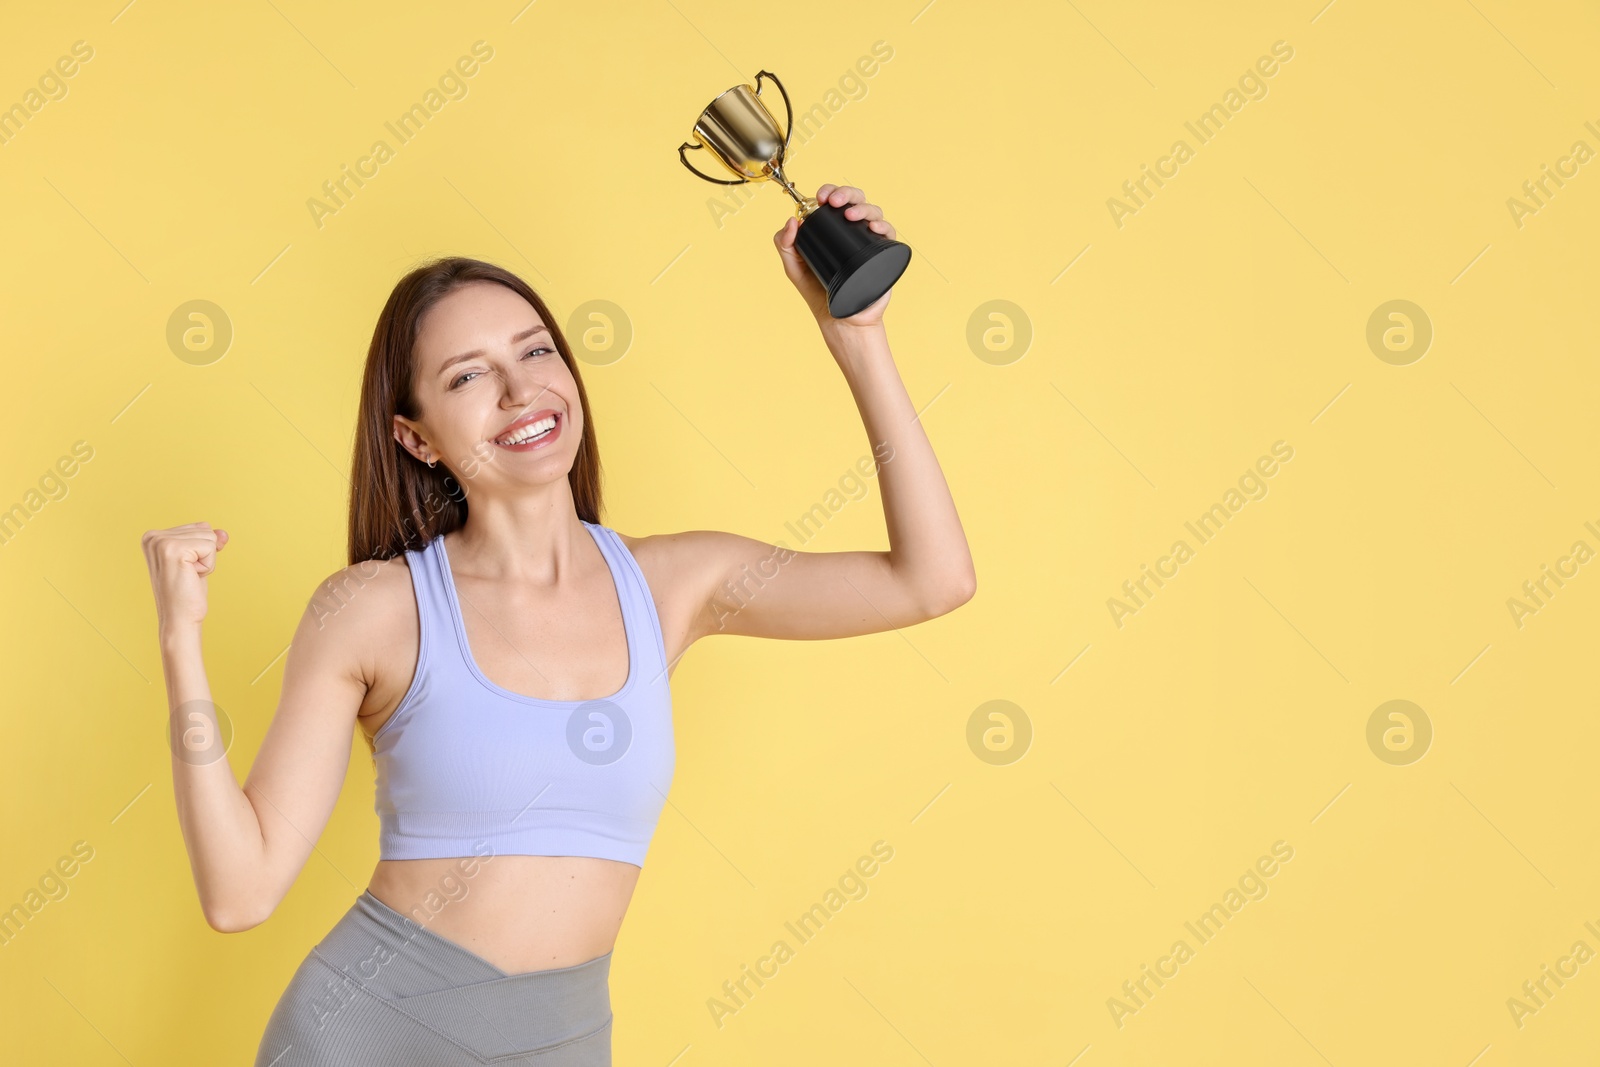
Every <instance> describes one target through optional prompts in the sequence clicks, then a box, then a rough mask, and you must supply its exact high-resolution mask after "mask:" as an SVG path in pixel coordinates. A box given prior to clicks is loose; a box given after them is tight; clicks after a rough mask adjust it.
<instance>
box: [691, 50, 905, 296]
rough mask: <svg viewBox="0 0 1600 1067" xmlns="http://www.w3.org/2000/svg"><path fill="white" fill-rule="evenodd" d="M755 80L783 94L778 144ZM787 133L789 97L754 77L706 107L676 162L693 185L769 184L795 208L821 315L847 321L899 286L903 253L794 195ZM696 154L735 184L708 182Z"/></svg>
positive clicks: (799, 246)
mask: <svg viewBox="0 0 1600 1067" xmlns="http://www.w3.org/2000/svg"><path fill="white" fill-rule="evenodd" d="M762 78H771V79H772V81H773V84H775V85H776V86H777V87H778V92H780V93H782V94H783V110H784V113H785V115H786V119H785V126H784V129H783V130H782V131H781V136H780V131H779V129H778V123H777V120H776V119H774V118H773V117H772V113H771V112H769V111H768V110H767V107H766V104H765V102H764V101H763V100H762V99H761V79H762ZM793 132H794V108H793V107H791V106H790V104H789V93H788V92H787V91H786V90H785V89H784V87H783V83H782V82H781V81H779V80H778V77H777V75H775V74H772V73H770V72H768V71H765V70H763V71H760V72H759V73H757V74H756V84H755V88H753V89H752V88H751V87H750V86H749V85H735V86H734V87H733V88H732V89H728V90H727V91H725V92H723V93H722V94H720V95H719V96H718V97H717V98H716V99H715V100H713V101H711V103H710V104H709V105H707V107H706V109H705V110H704V111H702V112H701V113H700V118H699V120H698V121H696V122H695V124H694V136H695V139H694V140H693V141H685V142H684V143H683V144H682V145H680V146H679V147H678V158H679V159H681V160H682V161H683V165H684V166H685V167H688V168H689V170H690V171H691V172H692V173H694V174H695V175H696V176H697V177H700V178H704V179H705V180H706V181H708V182H715V183H716V184H718V185H744V184H745V183H747V182H750V183H753V182H762V181H775V182H777V183H778V184H779V185H781V186H783V191H784V192H786V193H788V194H789V196H790V198H792V199H793V200H794V202H795V203H796V204H798V205H799V207H798V209H797V210H796V212H795V213H796V215H798V216H799V218H800V230H799V232H798V233H797V234H795V239H794V247H795V250H796V251H798V252H799V253H800V257H801V258H802V259H804V260H805V262H806V266H808V267H810V268H811V273H812V274H815V275H816V276H817V280H818V281H819V282H821V283H822V286H823V288H824V289H825V290H827V293H828V313H829V314H830V315H832V316H833V317H834V318H836V319H844V318H849V317H850V316H851V315H854V314H856V313H857V312H859V311H861V310H862V309H863V308H865V307H867V306H869V305H870V304H872V303H873V301H875V300H877V299H878V298H879V297H881V296H882V295H883V294H884V293H887V292H888V291H889V288H890V287H891V286H892V285H894V283H895V282H896V281H898V280H899V279H900V275H901V274H903V273H905V269H906V265H907V264H908V263H910V262H911V248H910V246H908V245H905V244H902V243H901V242H899V241H896V240H894V239H892V238H889V237H885V236H883V235H882V234H880V233H875V232H874V231H873V229H872V227H871V226H869V225H867V220H865V219H847V218H845V215H844V212H845V209H844V208H839V207H834V206H833V205H831V204H819V203H817V200H816V198H815V197H811V196H804V197H803V196H801V195H800V194H799V193H797V192H796V191H795V188H794V184H793V183H792V182H790V181H789V179H788V177H787V176H786V175H785V174H784V172H783V167H784V163H785V161H786V156H787V153H788V151H789V135H790V134H792V133H793ZM697 149H707V150H709V151H710V153H711V155H713V156H715V157H716V159H717V160H718V161H719V162H721V164H722V165H723V166H724V167H725V168H727V170H728V172H729V173H730V174H733V175H736V180H733V181H729V180H727V179H724V178H713V177H711V176H710V175H708V174H703V173H701V172H700V171H699V170H696V169H695V167H694V166H693V165H692V164H691V163H690V162H689V157H688V156H687V155H685V154H684V153H685V152H687V151H690V150H697Z"/></svg>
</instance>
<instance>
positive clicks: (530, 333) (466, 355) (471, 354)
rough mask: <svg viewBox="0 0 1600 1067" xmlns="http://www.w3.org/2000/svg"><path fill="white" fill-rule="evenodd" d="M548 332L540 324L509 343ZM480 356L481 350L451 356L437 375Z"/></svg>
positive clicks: (516, 342)
mask: <svg viewBox="0 0 1600 1067" xmlns="http://www.w3.org/2000/svg"><path fill="white" fill-rule="evenodd" d="M549 332H550V329H549V327H547V326H545V325H544V324H543V323H541V324H539V325H538V326H533V327H530V328H528V329H526V330H523V331H522V332H521V333H519V334H517V335H516V336H515V337H513V338H512V339H511V343H512V344H520V343H521V342H523V341H526V340H527V339H528V338H530V337H532V336H533V335H534V334H536V333H546V334H547V333H549ZM481 355H483V349H481V348H474V349H473V350H472V351H471V352H463V353H461V354H460V355H459V356H451V357H450V358H449V359H447V360H445V361H444V366H442V367H440V368H439V373H441V374H443V373H444V372H445V371H447V370H449V369H450V368H451V367H453V366H455V365H456V364H457V363H463V362H465V361H466V360H469V359H477V358H478V357H479V356H481Z"/></svg>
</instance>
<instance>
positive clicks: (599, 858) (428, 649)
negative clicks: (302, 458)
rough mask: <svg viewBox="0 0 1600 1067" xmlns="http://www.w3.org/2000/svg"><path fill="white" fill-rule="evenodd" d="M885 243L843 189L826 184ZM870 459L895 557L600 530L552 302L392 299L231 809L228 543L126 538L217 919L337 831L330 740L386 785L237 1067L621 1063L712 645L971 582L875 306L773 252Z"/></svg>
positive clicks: (421, 282)
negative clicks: (627, 980) (668, 825)
mask: <svg viewBox="0 0 1600 1067" xmlns="http://www.w3.org/2000/svg"><path fill="white" fill-rule="evenodd" d="M817 198H818V200H819V201H825V202H827V203H830V204H833V205H835V206H839V207H844V206H846V205H849V206H848V208H847V211H846V214H847V216H848V217H850V218H852V219H866V220H868V221H869V225H870V226H871V227H872V228H873V229H874V230H875V231H877V232H878V233H882V234H886V235H888V236H890V237H893V236H894V233H895V230H894V227H893V226H891V225H890V224H889V223H888V221H886V220H885V219H884V218H883V213H882V211H880V210H879V209H878V208H877V207H876V206H874V205H872V204H869V203H867V202H866V201H865V197H864V195H863V194H862V192H861V190H860V189H857V188H854V187H851V186H834V185H824V186H822V187H821V188H820V189H818V191H817ZM796 229H797V220H795V219H790V220H789V221H788V222H787V223H786V224H785V225H784V228H783V229H782V230H780V231H778V233H777V234H775V235H774V238H773V239H774V243H775V244H776V245H777V248H778V252H779V254H780V256H781V258H782V262H783V267H784V271H785V273H786V274H787V275H788V277H789V280H790V281H791V282H793V283H794V285H795V287H796V288H797V289H798V290H799V291H800V294H801V296H802V297H803V298H804V299H805V301H806V304H807V306H808V307H809V308H810V309H811V312H812V314H813V315H814V316H815V317H816V319H817V322H818V325H819V327H820V328H821V330H822V334H823V338H824V340H825V341H826V342H827V345H828V349H829V351H830V352H831V353H832V354H833V357H834V359H835V360H836V361H837V363H838V366H839V368H840V370H841V371H842V372H843V373H844V376H845V380H846V381H847V383H848V384H849V386H850V389H851V391H852V393H853V394H854V396H855V400H856V405H857V407H858V408H859V410H860V412H861V416H862V420H863V422H864V423H865V426H866V431H867V436H868V438H869V439H870V441H871V442H872V443H873V454H874V455H875V456H876V457H877V458H878V462H879V467H880V473H879V481H880V491H881V492H882V494H883V504H884V512H885V518H886V520H887V525H888V533H889V542H890V548H889V550H888V551H887V552H869V551H854V552H826V553H824V552H794V551H789V550H787V549H786V548H783V547H780V546H775V545H770V544H766V543H763V542H761V541H756V540H752V539H750V538H747V537H741V536H737V535H734V534H729V533H720V532H715V531H706V530H695V531H690V532H685V533H674V534H657V535H654V536H649V537H637V538H636V537H629V536H625V535H623V534H620V533H617V532H616V531H614V530H612V529H610V528H609V527H607V526H604V525H602V524H601V523H600V488H599V475H600V463H599V456H598V452H597V446H596V437H595V431H594V423H593V419H592V414H591V412H590V410H589V405H588V401H587V399H586V395H585V393H584V389H583V382H582V379H581V378H580V377H579V375H578V366H577V364H576V363H575V362H574V361H573V359H572V355H571V352H570V350H569V349H568V346H567V343H566V341H565V339H564V338H563V337H562V335H561V332H560V329H559V327H558V326H557V324H556V323H555V320H554V319H553V318H552V317H551V315H550V313H549V311H548V309H547V308H546V306H545V304H544V302H543V301H542V300H541V299H540V298H539V297H538V296H537V294H535V293H534V292H533V291H532V290H531V289H529V288H528V287H527V285H526V284H525V283H523V282H522V281H521V280H520V279H517V278H516V277H515V276H513V275H511V274H509V273H508V272H505V271H503V270H501V269H500V268H498V267H494V266H491V265H489V264H485V263H481V262H478V261H476V260H467V259H459V258H453V259H445V260H441V261H439V262H437V263H433V264H428V265H425V266H423V267H419V268H418V269H417V270H415V271H413V272H412V273H410V274H409V275H407V276H406V277H405V278H404V279H402V280H401V281H400V283H399V284H398V285H397V286H396V287H395V290H394V292H393V293H392V294H391V296H390V298H389V301H388V303H387V305H386V306H385V307H384V309H383V312H382V314H381V315H380V316H379V320H378V324H377V329H376V330H375V332H374V335H373V340H372V346H371V349H370V351H369V352H368V356H367V366H366V374H365V378H364V381H363V387H362V396H361V411H360V415H359V430H358V435H357V441H356V450H355V463H354V474H353V477H352V479H351V483H352V484H351V519H350V539H349V546H348V548H349V559H350V563H351V566H349V567H346V568H345V569H343V570H341V571H339V572H337V573H335V574H334V575H332V576H331V577H330V578H329V579H328V580H327V582H326V583H324V586H323V588H322V589H320V590H319V591H318V593H317V594H316V595H314V596H313V597H312V600H311V603H310V604H309V605H308V607H307V609H306V613H305V615H304V616H303V617H302V619H301V622H300V625H299V628H298V630H297V632H296V633H295V636H294V640H293V642H292V644H291V646H290V649H289V654H288V659H287V664H286V667H285V671H284V682H283V695H282V698H281V700H280V703H279V706H278V711H277V714H276V716H275V717H274V718H273V721H272V724H271V726H270V727H269V728H268V731H267V734H266V737H265V739H264V740H263V742H262V745H261V749H260V752H259V753H258V754H257V756H256V760H255V763H254V764H253V765H252V767H251V768H250V774H249V777H248V778H247V780H246V781H245V784H244V787H243V788H242V789H241V788H240V787H239V786H238V785H237V783H236V782H235V779H234V776H233V773H232V770H231V769H230V767H229V765H228V761H227V759H226V757H225V755H224V754H223V752H222V751H221V750H222V748H223V745H222V743H221V733H220V730H218V729H217V722H216V718H217V716H216V711H215V708H214V706H213V705H212V704H211V703H210V701H211V692H210V687H209V685H208V683H207V681H206V676H205V667H204V663H203V661H202V657H201V641H200V633H201V620H202V619H203V618H204V616H205V611H206V582H205V578H206V576H207V575H209V574H210V573H211V572H212V571H213V570H215V568H216V559H217V554H218V553H219V552H220V551H221V550H222V548H223V547H224V546H225V545H226V544H227V542H228V535H227V533H226V531H224V530H221V529H213V528H212V527H211V526H210V525H209V524H207V523H203V522H200V523H190V524H187V525H184V526H178V527H174V528H173V529H170V530H160V531H151V532H149V533H146V534H145V536H144V548H145V554H146V558H147V561H148V562H149V565H150V571H151V581H152V584H153V586H154V590H155V594H156V600H157V605H158V614H159V618H160V636H161V648H162V663H163V667H164V669H165V672H166V679H167V691H168V696H169V703H170V707H171V709H172V722H173V738H174V744H173V757H174V758H173V761H172V766H173V777H174V782H175V788H176V795H177V807H178V818H179V822H180V825H181V828H182V831H183V835H184V840H185V842H186V844H187V847H188V851H189V859H190V865H191V868H192V870H193V872H194V877H195V884H196V887H197V889H198V890H199V896H200V903H201V907H202V909H203V910H204V913H205V916H206V920H207V922H208V923H209V924H210V925H211V926H212V927H213V928H215V929H217V930H219V931H237V930H246V929H249V928H251V927H253V926H256V925H258V924H259V923H261V922H263V921H265V920H266V918H267V916H269V915H270V914H272V911H273V909H274V908H275V907H276V906H277V905H278V903H279V901H281V900H282V899H283V897H284V896H285V894H286V893H287V892H288V890H289V887H290V886H291V885H292V884H293V883H294V880H295V878H296V876H297V875H298V874H299V872H300V870H301V868H302V867H303V866H304V864H305V862H306V860H307V858H308V856H309V854H310V852H311V849H312V848H313V846H314V843H315V841H316V840H317V838H318V837H319V836H320V835H321V833H322V830H323V827H324V826H325V825H326V824H327V820H328V817H329V814H330V813H331V811H332V809H333V805H334V803H335V800H336V799H337V797H338V795H339V790H340V787H341V785H342V784H343V782H344V778H345V773H346V770H347V767H348V761H349V754H350V749H349V743H350V731H351V729H352V725H354V726H357V727H359V728H360V729H361V731H362V732H363V734H364V736H365V737H366V738H367V740H368V743H369V744H370V745H371V750H372V753H373V759H374V763H375V765H376V767H377V791H376V796H377V802H376V809H377V812H378V816H379V822H380V834H379V845H380V848H379V854H380V857H381V858H380V860H379V862H378V865H377V868H376V869H375V870H374V872H373V875H372V879H371V882H370V884H369V885H368V887H367V889H366V890H364V891H363V892H362V893H361V894H360V895H359V896H358V897H357V898H356V899H355V902H354V904H353V905H352V906H351V908H350V909H349V911H347V912H346V913H345V915H344V916H343V917H342V918H341V919H340V920H339V921H338V923H337V924H335V926H334V927H333V929H332V930H331V931H330V932H329V933H328V934H327V936H326V937H324V938H323V939H322V941H321V942H319V943H318V944H317V946H316V947H315V948H314V949H312V951H311V953H310V954H309V955H308V956H307V957H306V959H305V960H304V962H302V963H301V965H300V967H299V969H298V970H297V971H296V972H295V974H294V976H293V977H292V978H291V980H290V982H289V985H288V988H287V989H286V990H285V992H284V994H283V996H282V999H281V1000H280V1001H279V1003H278V1005H277V1007H276V1008H275V1010H274V1011H273V1013H272V1015H271V1018H270V1019H269V1021H268V1025H267V1028H266V1032H265V1034H264V1035H263V1037H262V1039H261V1042H260V1046H259V1051H258V1053H257V1059H256V1064H257V1065H258V1067H267V1065H271V1067H307V1065H315V1064H340V1065H345V1067H350V1065H357V1067H359V1065H365V1064H383V1065H385V1067H395V1065H398V1064H412V1063H415V1064H430V1065H438V1064H454V1063H461V1064H477V1063H489V1062H496V1063H507V1064H533V1063H538V1064H541V1065H546V1067H548V1065H553V1064H573V1065H592V1064H609V1063H610V1062H611V1007H610V996H609V989H608V985H607V976H608V969H609V965H610V961H611V950H612V946H613V945H614V944H615V941H616V937H617V933H618V930H619V928H620V926H621V923H622V917H623V915H624V913H625V912H626V911H627V907H628V902H629V899H630V897H631V895H632V893H633V889H634V885H635V883H636V882H637V880H638V876H639V873H640V866H641V864H642V863H643V859H644V855H645V851H646V849H647V847H648V845H649V841H650V838H651V836H652V834H653V832H654V829H655V826H656V821H657V819H658V817H659V815H660V812H661V810H662V806H663V804H664V803H665V799H666V793H667V790H668V788H669V785H670V782H671V778H672V773H673V765H674V748H673V738H672V720H671V694H670V691H669V689H668V685H667V680H668V678H669V677H670V675H671V672H672V668H673V665H675V664H676V662H677V660H678V659H679V657H681V656H682V655H683V653H684V652H685V651H686V650H687V649H688V647H689V646H690V645H691V644H693V643H694V642H695V641H696V640H698V639H699V638H701V637H705V636H707V635H709V634H713V633H729V634H743V635H745V636H753V637H772V638H790V639H797V640H805V639H809V640H817V639H823V638H839V637H849V636H853V635H856V634H867V633H876V632H879V631H882V630H887V629H891V628H896V627H902V626H910V625H913V624H915V623H918V622H921V621H923V620H925V619H931V618H934V617H936V616H938V615H942V614H944V613H946V612H948V611H951V610H953V609H954V608H956V607H957V606H959V605H960V604H962V603H964V602H966V601H967V600H968V599H969V598H971V596H972V595H973V592H974V590H975V587H976V578H975V574H974V570H973V565H972V557H971V554H970V552H969V551H968V548H967V543H966V538H965V536H964V534H963V532H962V529H961V523H960V520H959V519H958V518H957V516H956V510H955V505H954V504H953V502H952V501H951V498H950V492H949V489H948V488H947V487H946V485H945V481H944V476H943V474H942V473H941V471H940V469H939V466H938V462H937V460H936V459H935V458H934V454H933V450H932V448H931V447H930V446H929V444H928V440H927V437H926V435H925V434H924V432H923V429H922V424H921V423H920V421H918V420H917V418H916V414H917V413H916V411H915V409H914V408H913V406H912V404H911V401H910V399H909V398H908V397H907V395H906V390H905V387H904V386H903V384H902V383H901V381H900V377H899V374H898V372H897V371H896V369H895V366H894V362H893V360H892V357H891V355H890V352H889V345H888V340H887V337H886V335H885V332H884V327H883V321H882V319H883V311H884V308H885V306H886V305H887V304H888V301H889V297H888V295H887V294H885V295H884V297H882V298H881V299H880V300H878V301H877V302H876V303H874V304H873V305H872V306H871V307H868V308H867V309H865V310H864V311H862V312H860V313H859V314H857V315H853V316H851V317H849V318H847V319H842V320H840V319H834V318H832V317H831V316H830V315H829V313H828V310H827V297H826V293H825V292H824V291H823V288H822V286H821V285H819V284H818V282H817V280H816V278H815V277H814V276H813V275H812V274H811V272H810V270H809V269H808V268H807V267H806V265H805V263H804V262H803V261H802V260H801V259H800V258H799V256H798V254H797V253H796V252H795V248H794V238H795V232H796Z"/></svg>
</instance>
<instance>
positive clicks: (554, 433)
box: [494, 412, 567, 452]
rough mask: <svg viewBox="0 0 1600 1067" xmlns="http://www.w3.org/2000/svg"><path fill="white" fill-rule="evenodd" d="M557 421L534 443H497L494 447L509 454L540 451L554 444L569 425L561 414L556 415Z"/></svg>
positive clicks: (533, 441)
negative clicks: (563, 429) (562, 430)
mask: <svg viewBox="0 0 1600 1067" xmlns="http://www.w3.org/2000/svg"><path fill="white" fill-rule="evenodd" d="M555 420H556V424H555V425H554V426H552V427H551V428H550V430H549V431H548V432H547V433H546V434H545V435H544V436H543V437H538V438H535V439H534V440H532V441H523V442H522V443H520V444H515V445H503V444H501V443H500V442H499V441H496V442H495V443H494V445H495V447H496V448H503V449H505V450H506V451H507V452H534V451H537V450H538V449H541V448H544V447H545V446H546V445H549V444H552V443H554V441H555V439H556V438H558V437H560V436H561V428H562V427H563V426H565V425H566V424H567V420H566V419H565V418H563V417H562V416H561V414H560V413H559V412H558V413H557V414H556V416H555Z"/></svg>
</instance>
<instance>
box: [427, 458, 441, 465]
mask: <svg viewBox="0 0 1600 1067" xmlns="http://www.w3.org/2000/svg"><path fill="white" fill-rule="evenodd" d="M437 462H439V461H438V460H436V459H430V460H428V466H430V467H431V466H433V465H434V464H435V463H437Z"/></svg>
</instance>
